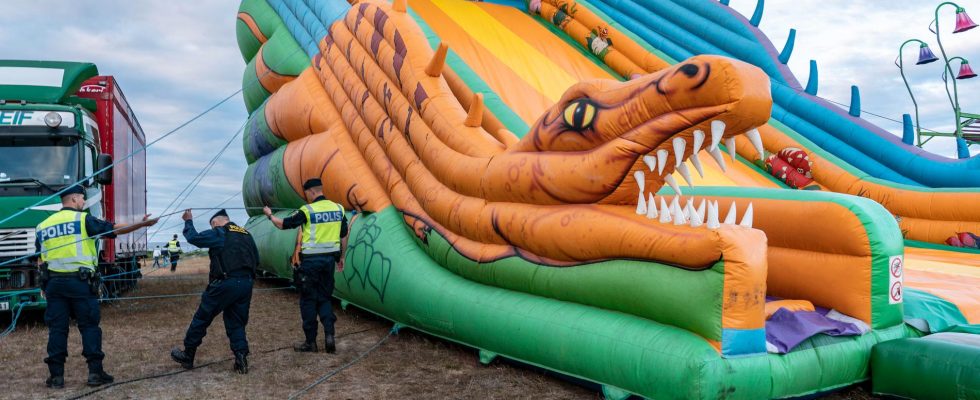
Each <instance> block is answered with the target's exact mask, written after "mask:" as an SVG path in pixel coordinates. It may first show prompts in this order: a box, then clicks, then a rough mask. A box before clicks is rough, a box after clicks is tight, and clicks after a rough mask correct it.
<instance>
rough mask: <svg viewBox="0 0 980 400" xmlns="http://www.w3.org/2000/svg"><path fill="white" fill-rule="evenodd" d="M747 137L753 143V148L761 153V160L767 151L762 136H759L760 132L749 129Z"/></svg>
mask: <svg viewBox="0 0 980 400" xmlns="http://www.w3.org/2000/svg"><path fill="white" fill-rule="evenodd" d="M745 136H748V138H749V141H750V142H752V147H755V151H757V152H759V158H760V159H761V158H762V157H764V156H765V151H766V149H765V148H764V147H762V135H760V134H759V130H758V129H756V128H752V129H749V131H748V132H745Z"/></svg>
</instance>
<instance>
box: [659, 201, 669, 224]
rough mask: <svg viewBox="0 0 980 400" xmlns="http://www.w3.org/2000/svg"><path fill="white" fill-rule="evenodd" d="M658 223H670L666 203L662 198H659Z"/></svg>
mask: <svg viewBox="0 0 980 400" xmlns="http://www.w3.org/2000/svg"><path fill="white" fill-rule="evenodd" d="M660 222H661V223H668V222H670V208H668V207H667V201H666V200H664V198H663V197H662V196H661V197H660Z"/></svg>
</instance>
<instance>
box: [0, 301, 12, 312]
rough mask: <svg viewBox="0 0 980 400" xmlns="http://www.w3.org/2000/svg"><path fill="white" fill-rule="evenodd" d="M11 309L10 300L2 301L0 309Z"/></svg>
mask: <svg viewBox="0 0 980 400" xmlns="http://www.w3.org/2000/svg"><path fill="white" fill-rule="evenodd" d="M9 310H10V302H9V301H0V311H9Z"/></svg>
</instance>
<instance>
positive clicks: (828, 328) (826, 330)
mask: <svg viewBox="0 0 980 400" xmlns="http://www.w3.org/2000/svg"><path fill="white" fill-rule="evenodd" d="M820 311H824V312H823V313H821V312H820ZM831 314H833V315H834V316H839V317H837V319H833V318H832V317H831ZM840 319H844V320H847V321H851V322H857V323H851V322H843V321H840ZM865 332H867V326H865V325H864V324H863V323H860V321H859V320H855V319H853V318H850V317H847V316H845V315H843V314H840V313H838V312H836V311H833V310H831V311H829V312H828V311H827V310H826V309H823V310H820V309H819V308H818V311H797V312H792V311H789V310H787V309H785V308H780V309H779V310H776V313H775V314H773V315H772V317H771V318H769V320H768V321H766V348H767V350H768V351H769V352H770V353H778V354H785V353H788V352H789V351H790V350H792V349H793V348H794V347H796V346H797V345H798V344H800V343H802V342H803V341H804V340H807V339H809V338H810V337H812V336H814V335H817V334H821V333H823V334H826V335H830V336H857V335H862V334H864V333H865Z"/></svg>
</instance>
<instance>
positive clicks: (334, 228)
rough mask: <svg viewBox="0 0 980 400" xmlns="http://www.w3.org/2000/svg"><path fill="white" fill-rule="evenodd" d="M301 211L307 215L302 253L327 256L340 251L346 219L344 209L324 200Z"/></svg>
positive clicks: (306, 206)
mask: <svg viewBox="0 0 980 400" xmlns="http://www.w3.org/2000/svg"><path fill="white" fill-rule="evenodd" d="M300 211H301V212H302V213H303V214H305V215H306V224H304V225H303V238H302V241H303V242H302V244H301V248H302V250H301V251H302V253H303V254H325V253H333V252H337V251H340V225H341V221H343V219H344V207H343V206H341V205H340V204H337V203H334V202H332V201H330V200H326V199H324V200H320V201H317V202H314V203H313V204H307V205H305V206H303V208H301V209H300Z"/></svg>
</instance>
